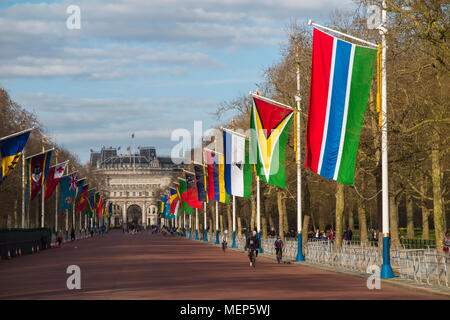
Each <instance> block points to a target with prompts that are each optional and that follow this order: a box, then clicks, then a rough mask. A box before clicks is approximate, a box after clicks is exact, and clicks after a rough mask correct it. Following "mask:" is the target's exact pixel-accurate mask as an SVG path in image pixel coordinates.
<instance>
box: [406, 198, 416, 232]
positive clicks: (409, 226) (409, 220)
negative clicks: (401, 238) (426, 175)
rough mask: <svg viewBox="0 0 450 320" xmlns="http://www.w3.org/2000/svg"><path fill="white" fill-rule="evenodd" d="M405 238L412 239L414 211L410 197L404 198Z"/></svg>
mask: <svg viewBox="0 0 450 320" xmlns="http://www.w3.org/2000/svg"><path fill="white" fill-rule="evenodd" d="M406 237H407V238H409V239H414V211H413V201H412V198H411V197H410V196H408V195H407V196H406Z"/></svg>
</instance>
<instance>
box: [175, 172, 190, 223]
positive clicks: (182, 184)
mask: <svg viewBox="0 0 450 320" xmlns="http://www.w3.org/2000/svg"><path fill="white" fill-rule="evenodd" d="M178 181H179V191H180V195H181V205H182V206H183V211H184V212H185V213H188V214H192V207H190V206H189V203H188V201H189V196H188V188H187V183H186V180H184V179H181V178H180V179H178Z"/></svg>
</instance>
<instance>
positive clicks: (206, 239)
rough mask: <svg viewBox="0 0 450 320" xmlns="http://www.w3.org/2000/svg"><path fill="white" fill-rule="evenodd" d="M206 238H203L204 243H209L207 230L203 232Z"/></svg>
mask: <svg viewBox="0 0 450 320" xmlns="http://www.w3.org/2000/svg"><path fill="white" fill-rule="evenodd" d="M203 233H204V236H203V242H208V232H207V231H206V230H205V231H203Z"/></svg>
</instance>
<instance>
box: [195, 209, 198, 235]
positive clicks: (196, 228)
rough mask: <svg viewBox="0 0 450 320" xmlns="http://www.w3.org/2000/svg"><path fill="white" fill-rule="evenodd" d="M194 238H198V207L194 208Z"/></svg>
mask: <svg viewBox="0 0 450 320" xmlns="http://www.w3.org/2000/svg"><path fill="white" fill-rule="evenodd" d="M195 240H198V209H197V208H195Z"/></svg>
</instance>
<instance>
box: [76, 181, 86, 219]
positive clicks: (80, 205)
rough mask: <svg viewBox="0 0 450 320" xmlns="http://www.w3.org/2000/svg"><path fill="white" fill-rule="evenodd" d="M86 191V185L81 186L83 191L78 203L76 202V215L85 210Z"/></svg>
mask: <svg viewBox="0 0 450 320" xmlns="http://www.w3.org/2000/svg"><path fill="white" fill-rule="evenodd" d="M88 189H89V185H88V184H87V185H85V186H83V190H82V191H81V196H80V201H78V205H77V209H76V213H78V212H80V211H83V210H86V203H87V193H88Z"/></svg>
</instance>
